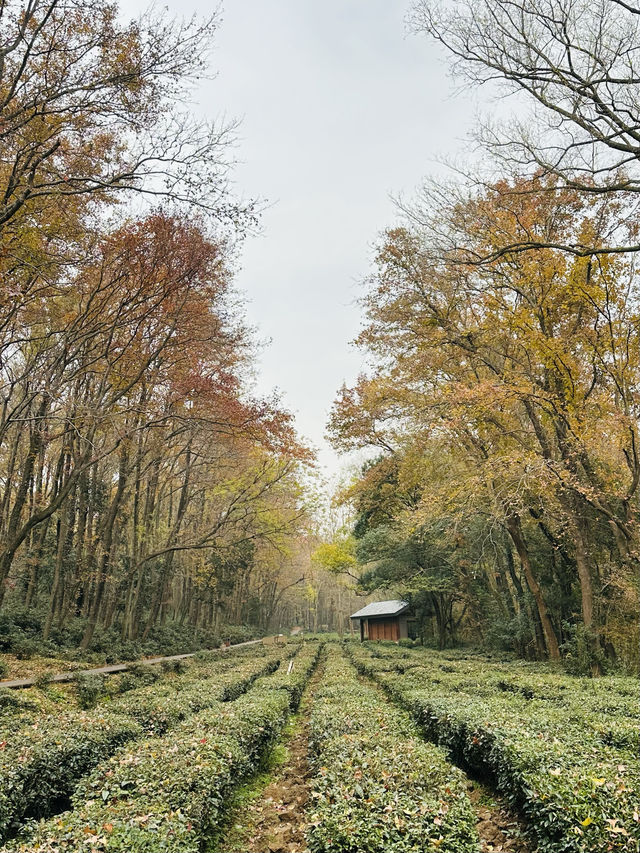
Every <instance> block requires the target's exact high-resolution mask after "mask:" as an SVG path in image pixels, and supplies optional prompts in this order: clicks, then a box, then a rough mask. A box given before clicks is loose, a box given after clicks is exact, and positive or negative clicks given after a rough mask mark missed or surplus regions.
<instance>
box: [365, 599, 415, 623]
mask: <svg viewBox="0 0 640 853" xmlns="http://www.w3.org/2000/svg"><path fill="white" fill-rule="evenodd" d="M408 609H409V602H408V601H399V600H398V599H393V600H392V601H374V603H373V604H367V606H366V607H363V608H362V610H358V611H357V612H356V613H352V614H351V618H352V619H369V618H370V617H372V616H399V615H400V614H401V613H404V612H405V610H408Z"/></svg>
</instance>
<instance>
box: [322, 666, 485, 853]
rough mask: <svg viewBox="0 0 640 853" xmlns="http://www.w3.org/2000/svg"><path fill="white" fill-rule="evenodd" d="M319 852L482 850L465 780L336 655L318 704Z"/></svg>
mask: <svg viewBox="0 0 640 853" xmlns="http://www.w3.org/2000/svg"><path fill="white" fill-rule="evenodd" d="M311 745H312V753H313V766H314V769H315V772H316V778H315V782H314V791H313V798H314V806H313V808H312V812H311V815H310V826H309V830H308V833H307V840H308V844H309V849H310V850H311V851H312V853H383V851H384V853H387V851H389V853H393V851H398V853H400V851H402V853H413V851H415V853H418V851H424V850H427V849H429V850H431V849H433V850H435V849H437V850H440V851H443V853H444V851H446V853H476V851H477V850H478V844H479V841H478V837H477V834H476V831H475V815H474V813H473V811H472V808H471V804H470V802H469V799H468V797H467V794H466V789H465V780H464V777H463V775H462V774H461V773H460V771H459V770H457V769H456V768H454V767H452V766H451V765H450V764H449V762H448V761H447V760H446V758H445V756H444V753H443V752H442V751H441V750H440V749H438V748H437V747H434V746H432V745H430V744H427V743H424V741H423V740H422V739H421V738H420V737H419V736H418V733H417V730H416V728H415V725H414V724H413V723H412V721H411V720H410V718H409V715H408V714H406V713H405V712H403V711H401V710H399V709H398V708H395V707H394V706H392V705H391V704H390V703H388V702H385V701H384V698H383V697H382V696H381V695H380V694H379V693H378V691H377V690H376V689H375V688H372V687H369V686H367V685H365V684H361V683H359V682H358V679H357V677H356V673H355V670H354V668H353V666H352V665H351V664H350V663H348V662H347V661H345V660H344V658H342V656H341V655H340V653H339V652H338V651H336V650H331V651H330V653H329V660H328V663H327V668H326V672H325V676H324V679H323V681H322V684H321V687H320V689H319V690H318V692H317V694H316V696H315V699H314V705H313V712H312V718H311Z"/></svg>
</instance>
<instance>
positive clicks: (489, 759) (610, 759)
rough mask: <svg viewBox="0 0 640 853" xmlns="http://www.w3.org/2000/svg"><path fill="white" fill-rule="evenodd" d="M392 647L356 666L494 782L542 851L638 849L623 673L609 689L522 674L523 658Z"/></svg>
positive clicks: (361, 655)
mask: <svg viewBox="0 0 640 853" xmlns="http://www.w3.org/2000/svg"><path fill="white" fill-rule="evenodd" d="M398 655H399V653H398V652H396V653H395V654H394V653H393V652H388V653H385V655H384V656H380V657H373V656H372V655H371V654H369V653H368V652H367V650H366V649H356V650H354V652H353V656H354V660H355V661H356V663H357V665H358V668H359V669H360V671H362V672H364V673H366V674H369V675H371V676H373V677H374V678H376V679H377V680H378V681H379V683H380V684H381V685H383V686H384V687H385V688H386V690H387V691H388V692H389V693H390V694H391V695H392V696H393V697H394V698H396V699H397V700H398V701H399V702H400V703H401V704H403V705H404V706H405V707H407V708H408V709H410V710H411V711H412V713H413V715H414V717H415V719H416V720H417V721H418V722H419V724H420V725H421V727H422V729H423V731H424V733H425V734H426V735H427V737H428V738H429V739H431V740H433V741H434V742H435V743H438V744H439V745H441V746H443V747H445V748H446V749H447V750H448V751H449V753H450V755H451V756H452V758H454V759H455V760H456V761H458V762H459V763H462V764H464V765H465V766H467V767H469V768H471V769H473V770H474V771H475V772H478V773H480V774H483V775H485V776H487V777H489V778H490V779H492V780H493V782H494V784H495V785H496V787H497V788H498V790H500V791H501V792H502V793H503V794H504V795H505V796H506V797H507V799H508V800H509V801H510V802H511V804H512V806H513V807H514V808H516V809H517V810H519V811H520V812H521V814H522V815H523V816H524V817H525V819H526V820H527V822H528V825H529V827H530V829H531V831H532V833H534V834H535V837H536V841H537V843H538V849H539V850H540V853H559V851H562V853H586V851H589V853H610V851H614V850H615V851H625V852H626V853H630V852H631V851H637V850H638V848H639V842H638V839H639V837H640V817H639V816H638V808H637V802H638V796H639V794H640V772H639V769H638V764H637V760H636V749H635V737H636V735H635V731H633V730H634V729H635V726H636V722H635V719H636V716H637V715H636V714H635V713H634V714H633V716H630V715H629V711H630V710H631V705H632V704H633V703H632V701H631V697H629V696H627V695H625V692H624V687H625V684H627V682H628V681H629V680H628V679H621V680H619V686H620V688H622V690H623V692H621V693H617V694H616V692H615V691H614V690H612V684H611V681H610V682H609V684H608V685H607V684H606V683H605V684H604V685H602V684H598V686H597V687H596V685H595V684H594V683H593V682H591V681H590V680H586V679H581V680H577V679H571V678H569V677H568V676H563V675H559V674H557V673H553V672H551V671H547V672H546V673H545V672H544V671H539V670H535V669H532V670H531V671H530V672H529V673H528V674H526V673H525V675H522V670H523V667H522V665H515V664H514V665H513V670H512V671H510V670H509V668H508V667H507V666H505V665H504V664H500V665H495V666H494V665H491V664H490V663H488V662H487V661H484V662H483V661H478V660H475V661H459V662H457V663H453V664H452V665H448V664H443V662H442V658H441V657H437V656H434V655H432V654H425V653H422V659H421V660H420V659H417V658H413V659H411V660H409V661H407V662H405V660H404V659H402V660H400V658H399V657H398ZM394 657H395V658H396V665H394ZM407 664H409V665H407ZM410 664H419V665H410ZM505 675H506V677H507V680H506V681H505ZM499 682H502V688H500V687H499V686H498V684H499ZM505 685H506V686H507V688H508V689H505ZM636 707H637V705H636ZM605 708H607V709H608V713H606V712H604V710H603V709H605ZM632 732H633V734H632ZM607 740H609V741H610V743H609V744H607Z"/></svg>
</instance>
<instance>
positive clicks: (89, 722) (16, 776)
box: [0, 655, 279, 843]
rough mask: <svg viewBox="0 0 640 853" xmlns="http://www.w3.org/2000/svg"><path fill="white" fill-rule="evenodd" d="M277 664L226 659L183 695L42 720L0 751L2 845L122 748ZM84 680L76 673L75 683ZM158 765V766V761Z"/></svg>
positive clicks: (170, 692)
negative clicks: (78, 677) (77, 678)
mask: <svg viewBox="0 0 640 853" xmlns="http://www.w3.org/2000/svg"><path fill="white" fill-rule="evenodd" d="M278 663H279V661H278V659H277V658H275V657H269V656H267V655H264V656H261V657H260V658H259V659H258V661H251V660H248V659H240V660H238V661H235V668H234V661H233V660H232V659H227V660H224V661H220V662H219V663H218V664H217V665H211V666H210V668H209V670H208V676H209V677H208V678H202V679H199V680H197V681H194V683H193V684H191V685H189V686H187V687H186V688H184V689H180V686H181V685H178V684H176V683H175V682H174V683H173V684H172V685H163V684H162V683H160V684H157V685H151V686H148V687H143V688H140V689H139V690H135V691H131V692H129V693H127V694H126V695H125V696H121V697H118V698H117V699H114V700H112V701H111V702H110V703H109V708H108V709H105V708H95V709H94V710H92V711H82V712H80V711H75V712H67V713H66V714H62V715H58V716H55V717H54V716H48V717H47V716H44V717H41V718H40V719H39V720H38V725H37V726H29V727H27V728H24V729H22V730H20V731H18V732H16V733H14V735H13V736H12V739H11V742H10V743H9V744H8V745H7V747H6V748H5V749H4V750H2V751H0V843H1V842H2V840H3V838H6V837H7V835H9V834H11V833H12V832H14V831H15V830H16V829H17V828H18V827H19V825H20V824H21V822H22V821H23V820H24V819H25V818H26V817H46V816H47V815H49V814H51V813H52V812H55V811H56V810H59V809H60V808H63V807H64V806H65V800H66V799H68V798H69V796H70V795H71V794H72V793H73V791H74V789H75V787H76V786H77V784H78V782H79V781H80V779H81V778H82V776H83V775H84V774H86V773H88V772H89V771H91V770H92V769H93V768H94V767H95V766H96V765H97V764H99V763H101V762H102V761H104V760H105V759H107V758H108V757H109V756H110V755H112V754H113V752H114V751H115V750H116V749H117V748H118V747H119V746H121V745H122V744H124V743H125V742H126V741H128V740H131V739H132V738H136V737H140V736H141V735H142V734H143V733H147V734H149V733H151V734H153V735H156V734H158V733H165V732H166V731H167V730H168V729H170V728H172V727H174V726H176V725H178V724H179V723H180V722H181V721H183V720H185V719H187V718H188V717H190V716H191V715H192V714H194V713H196V712H198V711H200V710H202V709H205V708H210V707H212V706H217V705H218V703H219V700H220V699H221V697H222V695H223V694H224V693H225V691H227V690H230V689H233V691H234V692H236V691H237V689H238V688H237V687H235V685H243V686H244V689H245V690H246V689H247V687H248V686H249V685H250V684H251V683H252V682H253V681H254V680H255V679H256V678H257V677H259V676H260V675H263V674H265V673H266V672H269V671H273V670H274V669H275V668H276V667H277V665H278ZM82 675H87V673H78V676H82ZM158 764H159V765H161V762H158Z"/></svg>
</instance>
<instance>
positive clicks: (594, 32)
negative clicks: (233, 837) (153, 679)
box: [0, 0, 640, 674]
mask: <svg viewBox="0 0 640 853" xmlns="http://www.w3.org/2000/svg"><path fill="white" fill-rule="evenodd" d="M611 2H614V0H611ZM555 5H556V4H554V3H551V4H549V8H551V7H552V6H553V7H555ZM614 5H619V4H617V3H614ZM605 7H607V8H605ZM545 8H546V6H545V4H542V5H541V6H540V8H538V7H537V6H536V5H535V4H534V5H530V4H528V3H527V4H525V5H524V6H522V7H519V6H518V5H517V4H516V5H514V6H513V9H512V11H513V15H514V17H512V15H511V13H510V11H509V10H510V9H511V6H509V7H508V8H505V9H502V8H501V7H500V8H499V7H498V6H497V5H496V4H494V3H492V2H490V0H486V2H485V3H484V4H483V6H482V9H476V8H475V6H473V5H469V6H468V7H467V6H465V5H464V4H461V5H460V6H459V9H458V12H460V10H466V11H464V14H461V15H459V14H458V13H457V12H456V13H454V11H453V10H452V9H449V8H448V7H446V6H443V7H442V8H440V7H437V6H433V5H432V4H430V3H428V2H424V3H416V4H414V7H413V12H412V17H411V19H410V25H411V27H412V28H413V30H414V31H415V32H416V33H419V34H422V35H424V34H425V33H426V34H428V35H429V36H431V37H432V38H435V39H436V40H437V41H439V42H440V43H441V44H442V45H444V47H445V48H446V49H447V50H448V51H449V52H450V54H452V55H453V57H454V59H455V66H454V71H455V73H456V74H457V75H458V77H459V78H461V79H462V80H463V81H464V82H466V83H467V84H468V85H473V84H474V83H478V84H479V83H484V82H487V81H489V80H490V81H491V82H492V84H493V85H496V86H498V87H500V86H502V87H503V89H504V90H505V91H506V92H510V91H513V90H517V91H518V93H519V94H520V95H521V96H524V97H526V98H528V99H529V101H530V102H531V104H533V106H532V107H531V115H530V116H529V117H528V118H526V116H525V118H524V119H522V122H521V124H520V125H519V126H517V127H516V126H515V125H514V126H510V127H505V128H500V127H499V126H496V127H495V128H490V127H481V128H480V129H479V130H478V139H477V144H478V146H479V150H480V151H481V162H480V163H475V162H474V161H473V159H472V158H469V161H468V163H467V164H466V165H465V166H464V168H461V169H460V170H459V171H458V173H457V174H455V175H454V177H453V178H452V179H447V180H436V179H433V180H427V181H425V182H424V183H423V185H422V186H420V187H419V189H418V190H417V191H416V192H415V193H414V195H413V197H412V198H410V199H400V200H399V201H398V203H397V214H398V215H397V221H396V222H395V223H393V224H391V225H390V226H389V228H388V229H387V230H386V231H385V232H384V233H382V234H381V235H380V236H379V239H378V243H377V248H376V252H375V257H374V259H373V266H372V269H371V272H370V274H369V275H368V276H367V278H366V281H365V284H364V291H363V295H362V298H361V307H362V311H363V325H362V329H361V332H360V334H359V336H358V339H357V341H356V344H357V346H358V347H359V348H360V350H361V351H362V353H363V355H364V356H365V357H366V359H367V363H368V364H369V365H370V370H369V372H366V373H363V374H362V375H361V376H360V377H359V378H358V379H357V380H356V381H355V383H353V384H351V385H345V386H344V387H343V388H342V389H341V390H340V392H339V395H338V397H337V399H336V401H335V403H334V406H333V409H332V412H331V416H330V421H329V427H328V429H329V433H330V437H331V440H332V442H333V444H334V446H335V447H336V448H337V449H338V450H339V451H347V452H348V451H353V450H357V451H360V452H364V453H365V456H366V460H367V461H366V462H365V463H364V464H363V465H361V466H360V470H359V471H357V472H356V473H355V474H354V476H352V477H347V478H346V479H345V481H344V484H343V485H342V486H341V488H340V489H339V491H338V494H337V495H336V496H334V502H335V504H336V505H337V506H338V507H340V508H341V509H339V510H337V512H339V513H340V512H341V513H343V514H346V517H347V519H348V520H347V522H346V524H344V525H343V526H342V527H341V528H340V529H338V530H337V532H336V529H337V527H338V525H336V524H330V525H329V526H328V527H327V525H323V524H322V522H321V521H319V519H318V515H317V513H316V511H315V506H317V485H316V484H315V482H314V477H315V476H316V475H315V474H314V453H313V450H312V449H311V448H310V447H309V446H307V443H306V442H305V441H303V440H302V439H300V438H299V436H298V435H297V433H296V428H295V424H294V420H293V417H292V415H291V414H290V413H289V412H288V411H287V410H286V408H285V407H284V406H283V404H282V403H281V401H280V400H279V398H278V396H277V395H275V394H274V395H271V396H267V397H265V396H260V395H258V394H256V392H255V390H254V388H255V383H254V376H255V371H256V370H257V365H258V360H259V345H258V343H257V339H256V337H255V333H254V330H252V329H251V328H249V326H248V325H247V323H246V321H245V318H244V313H243V304H242V294H241V293H240V292H238V291H237V289H236V288H235V285H234V273H235V270H236V268H237V264H238V257H239V254H241V251H242V243H243V239H244V238H245V237H246V235H247V234H249V233H251V232H252V229H254V228H255V227H256V224H257V222H258V220H259V216H260V210H259V204H257V203H256V202H253V201H251V200H249V201H242V200H240V199H239V198H237V197H236V195H235V194H234V190H233V185H232V180H231V172H232V160H233V158H232V147H233V139H234V133H235V125H234V123H233V122H227V123H224V122H220V121H218V120H216V121H209V120H208V119H201V118H199V117H198V116H197V115H196V114H195V113H194V112H193V110H190V108H189V106H188V97H189V92H190V91H191V89H192V88H193V86H194V85H195V82H196V80H197V79H198V78H199V77H200V76H201V75H203V74H206V73H208V71H209V66H208V64H207V63H208V50H209V48H210V46H211V44H212V39H213V37H214V35H215V33H216V31H217V28H218V26H219V18H218V15H217V13H216V14H214V15H212V16H211V17H210V18H208V19H198V18H193V19H191V20H189V21H179V20H178V19H172V18H170V17H169V16H168V15H166V14H164V13H157V12H154V11H150V12H147V13H145V14H143V15H142V16H141V17H140V18H139V19H138V20H137V21H131V22H124V18H122V16H120V15H119V13H118V10H117V9H116V8H115V7H114V6H112V5H110V4H107V3H99V4H88V3H85V2H82V0H73V2H72V3H71V5H70V6H69V8H67V6H65V7H64V8H63V7H62V6H60V5H59V3H58V2H57V0H49V2H46V3H44V2H36V0H30V2H28V3H26V4H24V3H22V2H18V0H13V1H12V2H8V3H3V4H2V7H1V11H0V15H1V21H2V33H3V37H2V38H3V40H2V53H1V57H2V60H1V65H0V68H1V80H0V85H1V89H0V95H1V98H2V100H1V105H0V109H1V116H2V119H1V122H2V123H1V125H0V146H1V148H0V150H1V152H2V157H1V159H0V181H1V184H0V197H1V205H0V264H1V268H2V300H1V304H0V387H1V389H2V401H1V414H0V437H1V448H0V644H2V648H3V650H4V651H5V652H10V653H13V654H15V655H17V656H18V657H29V656H30V655H32V654H34V653H35V652H37V651H44V652H45V653H54V652H55V651H56V650H59V649H66V650H67V652H69V651H71V650H74V649H75V650H76V651H79V653H80V654H84V655H85V656H86V655H87V654H90V653H92V652H97V653H102V654H104V653H105V652H106V651H108V652H109V654H110V655H111V656H113V655H114V654H116V653H115V652H114V649H115V648H116V647H117V648H119V649H120V652H119V655H120V657H123V656H124V657H126V656H127V655H129V656H134V657H135V656H137V655H138V654H140V652H141V651H142V649H143V647H144V648H145V649H146V650H147V651H154V650H155V651H171V650H172V651H185V650H187V649H189V650H191V649H192V648H195V647H197V646H199V645H209V644H213V645H215V644H216V643H217V642H219V641H220V639H221V638H223V637H227V638H240V639H242V638H248V637H250V636H255V635H257V634H260V632H265V631H268V630H273V629H276V628H277V629H279V628H280V627H282V626H284V625H288V626H289V627H290V626H292V625H294V624H297V623H304V627H305V628H307V629H310V630H317V629H319V628H322V627H324V629H325V630H339V631H341V632H342V631H344V630H345V629H346V628H347V626H348V624H349V620H348V615H349V613H350V612H351V611H352V609H357V602H358V600H361V598H360V599H359V598H358V596H362V595H374V596H377V597H380V595H390V594H391V593H393V594H395V595H398V596H402V597H405V598H407V600H409V601H410V602H411V605H412V607H413V611H414V614H415V620H416V622H415V626H414V627H415V631H414V633H415V634H416V636H419V637H420V638H421V639H422V641H423V642H426V643H427V642H428V643H432V644H434V645H436V646H437V647H439V648H440V649H442V648H446V647H450V646H455V645H456V644H458V643H472V644H476V645H478V644H479V645H481V646H483V647H485V648H487V649H491V648H495V649H502V650H509V651H511V652H513V653H515V654H517V655H518V656H521V657H525V658H530V659H540V660H542V659H547V658H548V659H551V660H559V659H563V660H565V661H566V663H567V665H568V666H569V667H574V668H575V669H576V670H577V671H582V672H587V671H589V672H592V673H594V674H597V673H601V672H604V671H605V670H606V669H607V668H612V667H613V668H615V667H616V666H622V667H627V668H628V667H633V666H634V665H636V664H637V648H638V621H637V613H638V606H637V603H638V588H637V577H638V559H639V552H638V494H639V492H638V485H639V480H640V450H639V447H638V391H639V387H638V385H639V370H640V365H639V358H640V356H639V348H638V332H639V324H640V313H639V311H640V300H639V296H638V294H639V289H638V273H637V269H636V258H637V246H636V243H637V239H638V237H637V232H638V226H637V204H638V184H637V180H638V179H637V175H636V174H635V171H634V170H635V168H636V167H635V165H634V163H635V162H636V159H637V158H636V155H637V152H638V143H637V141H636V138H635V130H634V124H633V122H634V118H633V116H634V115H635V112H634V110H635V109H636V103H637V102H636V100H634V98H637V95H636V94H635V88H634V86H635V83H634V79H633V72H632V71H631V72H629V74H630V76H628V77H624V74H623V71H624V68H625V67H626V66H625V63H627V62H631V63H632V64H633V61H634V60H635V54H634V53H633V52H629V50H628V47H627V45H628V44H629V43H630V40H631V41H632V40H633V38H634V37H635V34H637V32H636V27H637V24H636V18H635V17H634V14H633V11H626V12H624V14H623V13H622V12H620V15H621V17H619V18H616V21H617V23H615V24H614V23H613V19H612V17H611V16H610V15H609V14H608V12H607V9H608V4H607V3H605V4H604V5H603V6H602V8H600V7H599V8H598V9H593V10H591V11H589V13H588V15H586V12H585V15H586V17H585V16H583V17H582V18H580V20H578V17H576V12H575V10H573V8H569V7H566V8H565V6H564V5H563V4H558V8H559V9H560V10H561V11H562V10H564V11H563V14H564V15H565V17H564V19H562V20H563V21H564V23H563V24H562V26H561V25H560V23H558V22H557V21H555V19H554V20H553V22H552V21H550V19H549V17H548V16H547V15H546V13H545ZM518 10H519V14H520V18H518V19H517V20H516V18H517V15H516V12H517V11H518ZM525 13H526V14H525ZM494 17H495V20H496V27H495V30H494V29H491V33H490V38H489V36H488V33H489V30H488V29H487V28H488V21H489V20H491V19H493V18H494ZM559 20H560V19H559ZM603 21H606V22H607V26H608V29H607V31H606V33H603V32H601V31H600V29H601V28H600V29H599V28H598V26H597V25H598V22H600V23H602V22H603ZM563 27H564V29H563ZM547 31H549V34H547ZM547 38H548V39H549V43H548V44H547V43H546V41H545V39H547ZM542 42H544V43H545V45H546V46H545V48H544V50H543V49H542V47H540V52H541V58H540V61H539V63H538V61H534V60H533V58H532V54H531V50H532V49H533V47H532V46H535V45H540V44H542ZM585 45H586V46H588V47H585ZM545 51H546V52H545ZM597 68H601V69H603V70H602V72H601V73H602V79H599V78H598V75H597V74H596V71H595V70H594V69H597ZM594 75H595V76H594ZM616 75H618V76H616ZM620 75H622V76H620ZM496 81H497V82H496ZM603 88H606V90H607V92H608V98H609V100H608V101H607V104H606V109H605V107H604V106H603V105H602V103H603V102H602V90H603ZM500 91H502V90H500ZM527 122H528V123H527ZM534 130H535V132H534ZM589 163H592V166H589V165H588V164H589ZM194 629H195V634H194ZM116 656H117V654H116Z"/></svg>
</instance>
